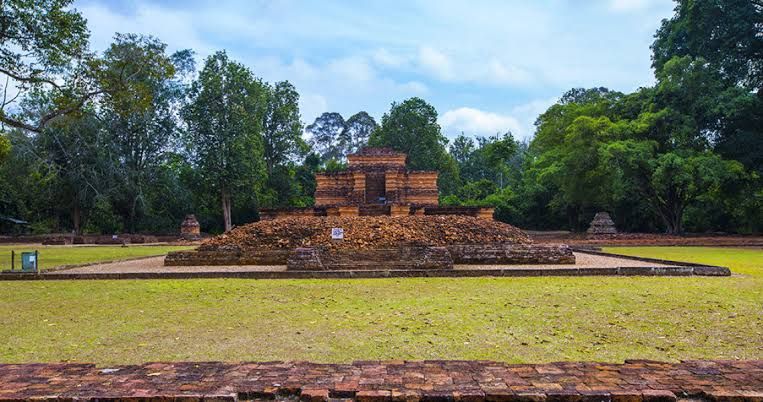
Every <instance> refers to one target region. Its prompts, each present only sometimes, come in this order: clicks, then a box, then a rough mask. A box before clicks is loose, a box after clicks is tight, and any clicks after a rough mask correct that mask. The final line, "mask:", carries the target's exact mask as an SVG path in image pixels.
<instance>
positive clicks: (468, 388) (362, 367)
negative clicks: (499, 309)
mask: <svg viewBox="0 0 763 402" xmlns="http://www.w3.org/2000/svg"><path fill="white" fill-rule="evenodd" d="M32 399H33V400H38V401H41V400H50V401H53V400H69V401H72V400H82V399H89V400H120V399H123V400H131V401H137V400H157V401H159V400H163V401H171V400H182V401H201V400H205V401H206V400H216V401H236V400H266V399H271V400H272V399H275V400H302V401H310V402H318V401H328V400H356V401H361V402H376V401H379V402H381V401H390V402H391V401H522V402H544V401H548V402H552V401H558V402H561V401H569V402H588V401H612V402H637V401H651V402H670V401H676V400H693V401H696V400H710V401H740V402H743V401H750V402H754V401H763V361H761V360H755V361H686V362H682V363H661V362H655V361H646V360H629V361H626V362H625V364H609V363H575V362H565V363H550V364H536V365H530V364H516V365H513V364H504V363H495V362H488V361H421V362H408V361H387V362H355V363H352V364H316V363H307V362H297V363H283V362H268V363H216V362H207V363H193V362H184V363H149V364H143V365H136V366H109V367H96V366H95V365H91V364H6V365H0V401H11V400H13V401H15V400H32Z"/></svg>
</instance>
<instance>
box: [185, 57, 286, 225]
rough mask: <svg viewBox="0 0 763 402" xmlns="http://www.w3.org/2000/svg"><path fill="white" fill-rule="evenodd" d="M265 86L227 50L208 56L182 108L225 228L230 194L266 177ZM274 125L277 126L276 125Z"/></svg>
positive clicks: (195, 159) (198, 162)
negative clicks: (234, 59)
mask: <svg viewBox="0 0 763 402" xmlns="http://www.w3.org/2000/svg"><path fill="white" fill-rule="evenodd" d="M269 97H270V94H269V89H268V88H267V86H265V85H264V84H263V83H262V82H261V81H260V80H258V79H256V78H255V77H254V75H253V74H252V72H251V71H249V69H247V68H246V67H244V66H243V65H241V64H239V63H236V62H234V61H231V60H230V59H229V58H228V56H227V55H226V54H225V52H217V53H215V54H214V55H212V56H209V57H208V58H207V59H206V61H205V63H204V67H203V69H202V70H201V72H200V74H199V77H198V79H196V80H195V81H194V82H193V83H192V84H191V88H190V91H189V102H188V104H187V105H186V106H185V107H184V108H183V110H182V116H183V119H184V120H185V122H186V123H187V124H188V130H187V143H188V144H189V147H190V155H191V157H192V160H193V162H194V164H195V165H196V166H197V167H198V169H199V172H200V173H199V174H200V177H199V179H200V180H201V182H202V184H203V185H204V186H203V189H205V190H211V191H214V192H216V193H217V194H218V195H219V197H220V198H219V199H220V204H221V206H222V214H223V222H224V228H225V231H228V230H230V229H231V228H232V226H233V224H232V218H231V209H232V201H233V197H234V195H236V194H239V193H242V192H244V193H247V192H253V191H254V190H255V189H256V188H257V186H258V185H261V183H262V181H263V180H264V179H265V177H264V175H263V174H262V172H263V171H264V168H265V166H264V165H265V164H264V150H263V140H262V129H263V121H265V119H264V116H265V113H266V107H267V102H268V99H269ZM274 127H278V125H274Z"/></svg>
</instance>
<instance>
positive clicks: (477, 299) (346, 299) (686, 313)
mask: <svg viewBox="0 0 763 402" xmlns="http://www.w3.org/2000/svg"><path fill="white" fill-rule="evenodd" d="M613 251H617V252H620V253H638V254H639V255H644V256H650V257H659V258H678V259H685V260H689V259H690V260H692V261H696V262H702V263H709V264H719V265H726V266H730V267H731V269H732V271H733V272H734V273H742V274H744V275H734V276H732V277H532V278H395V279H343V280H334V279H325V280H322V279H314V280H246V279H243V280H242V279H209V280H205V279H196V280H122V281H49V282H48V281H29V282H0V295H1V296H0V300H3V301H4V302H5V305H4V306H3V307H4V309H3V311H4V313H2V315H0V339H4V342H3V343H2V344H0V362H37V361H43V362H46V361H80V362H97V363H102V364H110V363H135V362H144V361H156V360H225V361H241V360H312V361H320V362H348V361H352V360H359V359H399V358H402V359H490V360H499V361H508V362H546V361H558V360H596V361H615V362H616V361H622V360H624V359H626V358H648V359H658V360H671V361H675V360H680V359H699V358H720V359H760V358H763V342H761V339H763V334H762V333H763V309H762V308H761V306H762V305H763V268H762V267H763V251H761V250H741V251H730V250H729V249H720V248H719V249H715V248H702V249H700V248H695V247H691V248H688V247H687V248H639V249H632V248H629V249H624V248H618V249H616V250H614V249H613Z"/></svg>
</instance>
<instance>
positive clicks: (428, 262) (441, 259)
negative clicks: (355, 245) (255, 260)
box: [287, 247, 453, 271]
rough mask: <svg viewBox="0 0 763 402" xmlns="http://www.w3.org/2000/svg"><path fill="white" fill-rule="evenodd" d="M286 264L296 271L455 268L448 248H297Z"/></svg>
mask: <svg viewBox="0 0 763 402" xmlns="http://www.w3.org/2000/svg"><path fill="white" fill-rule="evenodd" d="M287 267H288V269H289V270H293V271H320V270H334V271H341V270H380V269H452V268H453V259H452V258H451V255H450V252H449V251H448V249H447V248H445V247H399V248H396V249H373V250H332V251H328V250H319V249H315V248H298V249H296V250H295V252H294V253H293V254H291V256H290V257H289V259H288V261H287Z"/></svg>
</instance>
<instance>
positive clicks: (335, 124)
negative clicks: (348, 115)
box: [306, 112, 346, 161]
mask: <svg viewBox="0 0 763 402" xmlns="http://www.w3.org/2000/svg"><path fill="white" fill-rule="evenodd" d="M306 130H307V132H308V133H310V135H312V139H311V141H310V142H311V144H312V147H313V150H314V151H315V152H317V153H318V155H320V157H321V160H322V161H327V160H329V159H337V160H339V159H342V156H343V153H344V149H345V147H346V144H343V143H342V138H341V135H342V133H343V132H344V130H345V121H344V118H343V117H342V115H341V114H339V113H336V112H326V113H323V114H321V115H320V116H318V117H316V118H315V121H314V122H313V124H310V125H309V126H307V127H306Z"/></svg>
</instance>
